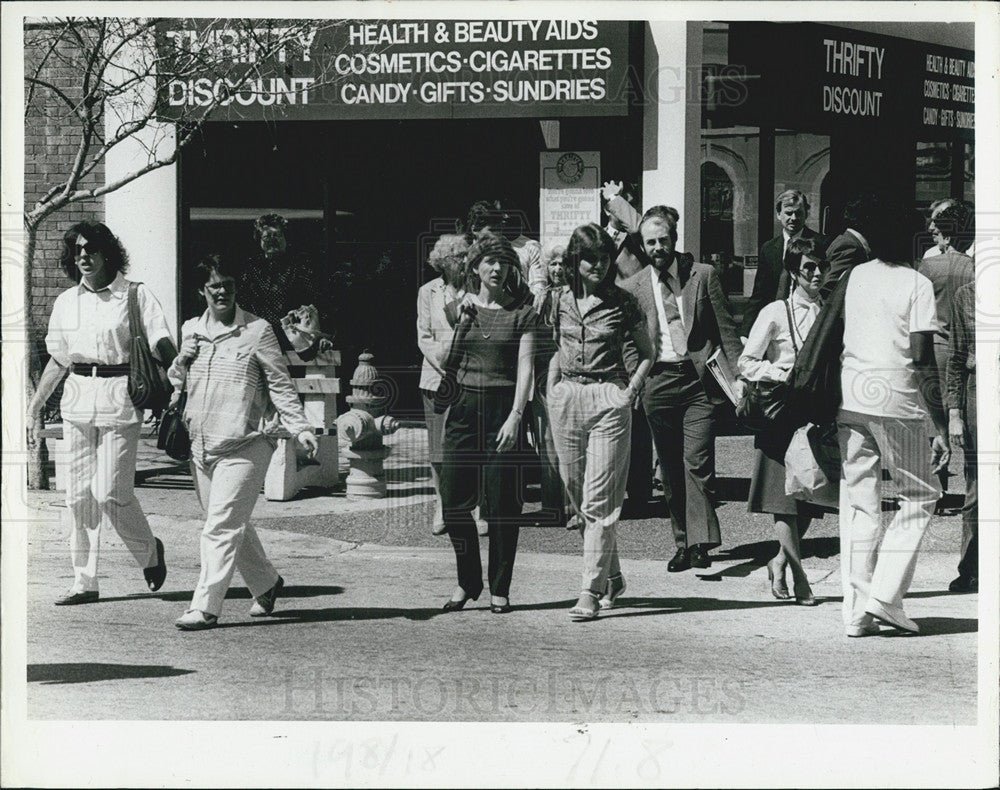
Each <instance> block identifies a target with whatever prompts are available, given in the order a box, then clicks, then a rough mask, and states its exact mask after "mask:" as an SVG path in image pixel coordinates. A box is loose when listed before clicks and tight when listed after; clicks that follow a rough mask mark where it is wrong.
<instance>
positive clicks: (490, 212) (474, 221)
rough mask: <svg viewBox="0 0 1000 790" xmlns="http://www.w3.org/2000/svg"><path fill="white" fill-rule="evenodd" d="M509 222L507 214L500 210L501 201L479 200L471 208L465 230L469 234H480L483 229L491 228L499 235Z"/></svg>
mask: <svg viewBox="0 0 1000 790" xmlns="http://www.w3.org/2000/svg"><path fill="white" fill-rule="evenodd" d="M507 222H508V219H507V212H506V211H504V210H503V209H502V208H500V201H499V200H493V201H490V200H477V201H476V202H475V203H473V204H472V206H470V208H469V213H468V216H467V217H466V222H465V229H466V230H467V231H468V232H469V233H479V232H480V231H481V230H483V228H490V229H491V230H493V231H494V232H496V233H498V234H499V233H501V232H502V231H503V229H504V226H505V225H506V224H507Z"/></svg>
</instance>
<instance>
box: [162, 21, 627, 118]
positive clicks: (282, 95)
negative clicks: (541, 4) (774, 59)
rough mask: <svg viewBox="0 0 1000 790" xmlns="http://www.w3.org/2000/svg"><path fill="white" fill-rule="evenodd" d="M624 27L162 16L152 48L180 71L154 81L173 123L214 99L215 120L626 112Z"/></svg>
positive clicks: (615, 23) (597, 23) (604, 23)
mask: <svg viewBox="0 0 1000 790" xmlns="http://www.w3.org/2000/svg"><path fill="white" fill-rule="evenodd" d="M627 24H628V23H627V22H623V21H604V20H497V21H487V20H483V21H479V20H427V21H408V22H401V21H379V20H317V21H316V22H315V24H308V25H303V24H302V22H288V23H279V22H270V23H263V22H253V21H248V20H228V21H226V20H222V21H221V22H220V20H208V19H171V20H161V21H160V22H159V23H158V25H157V46H158V49H159V51H160V54H161V57H163V58H165V59H166V60H165V62H166V63H169V64H171V65H172V66H173V68H168V69H164V71H166V72H170V71H173V72H175V73H174V74H169V73H168V74H167V76H165V77H164V78H162V79H161V84H160V85H159V101H160V108H161V110H160V111H161V114H162V115H164V116H166V117H171V118H180V117H183V116H184V115H185V114H186V113H187V112H190V111H192V110H193V111H195V112H197V109H198V108H205V107H208V106H211V105H214V104H216V103H217V104H218V105H219V106H218V109H216V110H214V111H213V116H212V117H213V118H217V119H226V120H235V119H247V120H255V119H264V118H267V119H274V118H278V117H281V118H286V119H289V120H305V119H344V120H349V119H402V118H481V117H548V118H554V117H564V116H594V115H624V114H626V112H627V110H628V106H627V103H628V99H627V96H628V91H627V90H626V88H627V86H626V67H627V64H628V30H627ZM275 41H281V42H282V45H281V46H280V47H275V46H274V45H273V44H274V42H275ZM262 51H263V52H267V53H268V54H273V57H268V58H264V59H262V58H261V57H260V53H261V52H262ZM188 62H190V63H192V64H193V65H192V66H191V67H190V68H189V69H186V70H179V69H177V68H176V64H179V63H188ZM180 71H183V73H179V72H180Z"/></svg>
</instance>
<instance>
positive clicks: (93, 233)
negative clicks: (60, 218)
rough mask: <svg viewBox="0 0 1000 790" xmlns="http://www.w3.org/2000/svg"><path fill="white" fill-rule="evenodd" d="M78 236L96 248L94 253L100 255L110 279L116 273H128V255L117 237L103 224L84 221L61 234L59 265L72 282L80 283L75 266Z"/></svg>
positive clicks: (78, 272) (78, 271) (78, 273)
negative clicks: (110, 275) (109, 273)
mask: <svg viewBox="0 0 1000 790" xmlns="http://www.w3.org/2000/svg"><path fill="white" fill-rule="evenodd" d="M80 236H83V238H85V239H86V240H87V243H88V244H93V245H94V246H95V247H96V250H95V252H99V253H101V255H102V256H103V257H104V265H105V266H106V267H107V268H108V271H110V272H111V274H112V278H113V277H114V276H115V275H116V274H118V273H121V274H124V273H125V272H127V271H128V253H127V252H125V248H124V247H123V246H122V243H121V241H119V240H118V237H117V236H116V235H115V234H114V233H112V232H111V229H110V228H108V226H107V225H105V224H104V223H103V222H94V221H92V220H85V221H83V222H77V223H76V224H75V225H73V226H72V227H71V228H70V229H69V230H67V231H66V232H65V233H64V234H63V240H62V245H63V246H62V252H61V253H60V256H59V265H60V266H61V267H62V270H63V271H64V272H66V276H67V277H69V278H70V279H71V280H72V281H73V282H77V283H78V282H80V276H81V275H80V270H79V269H78V268H77V266H76V240H77V239H78V238H79V237H80Z"/></svg>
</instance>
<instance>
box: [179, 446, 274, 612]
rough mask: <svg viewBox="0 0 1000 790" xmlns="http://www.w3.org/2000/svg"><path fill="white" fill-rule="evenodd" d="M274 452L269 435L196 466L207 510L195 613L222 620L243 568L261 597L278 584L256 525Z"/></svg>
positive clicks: (193, 469)
mask: <svg viewBox="0 0 1000 790" xmlns="http://www.w3.org/2000/svg"><path fill="white" fill-rule="evenodd" d="M273 453H274V447H273V446H272V445H271V443H270V442H269V441H268V440H267V439H265V438H264V437H263V436H260V437H258V438H257V439H256V440H255V441H254V442H252V443H251V444H249V445H247V446H245V447H242V448H241V449H240V450H238V451H236V452H234V453H231V454H229V455H227V456H225V457H223V458H220V459H219V460H217V461H215V462H214V463H212V464H210V465H209V466H207V467H205V466H201V465H200V464H199V463H198V462H197V461H195V460H192V461H191V475H192V477H193V478H194V488H195V491H196V492H197V494H198V500H199V501H200V502H201V506H202V508H203V509H204V510H205V515H206V518H205V527H204V528H203V529H202V532H201V575H200V576H199V577H198V586H197V587H196V588H195V591H194V596H193V597H192V598H191V608H192V609H200V610H201V611H203V612H207V613H208V614H214V615H215V616H216V617H218V616H219V614H220V613H221V611H222V602H223V601H224V600H225V597H226V591H227V590H228V589H229V584H230V582H231V581H232V579H233V571H235V570H236V569H237V568H238V569H239V571H240V575H241V576H242V577H243V581H244V582H246V585H247V588H248V589H249V590H250V594H251V595H252V596H254V597H255V598H256V597H257V596H258V595H262V594H263V593H265V592H267V591H268V590H270V589H271V588H272V587H273V586H274V585H275V583H276V582H277V581H278V572H277V571H276V570H275V569H274V566H273V565H271V563H270V561H269V560H268V559H267V556H266V555H265V554H264V547H263V546H261V545H260V538H258V537H257V531H256V530H255V529H254V528H253V526H252V525H251V524H250V514H251V513H253V508H254V505H256V504H257V497H258V496H260V489H261V486H262V485H263V484H264V476H265V475H266V474H267V466H268V463H269V462H270V460H271V455H272V454H273Z"/></svg>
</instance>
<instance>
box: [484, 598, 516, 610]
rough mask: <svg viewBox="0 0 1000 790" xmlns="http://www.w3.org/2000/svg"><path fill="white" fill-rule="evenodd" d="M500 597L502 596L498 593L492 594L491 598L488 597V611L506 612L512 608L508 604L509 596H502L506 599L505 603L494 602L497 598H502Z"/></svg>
mask: <svg viewBox="0 0 1000 790" xmlns="http://www.w3.org/2000/svg"><path fill="white" fill-rule="evenodd" d="M502 597H503V596H500V595H494V596H493V597H492V598H490V611H491V612H493V614H507V612H510V611H511V610H513V608H514V607H513V606H511V605H510V598H504V600H505V601H507V603H497V602H496V599H497V598H502Z"/></svg>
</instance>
